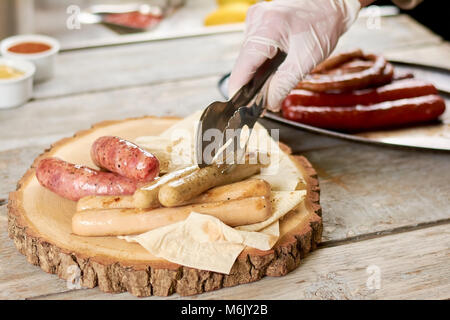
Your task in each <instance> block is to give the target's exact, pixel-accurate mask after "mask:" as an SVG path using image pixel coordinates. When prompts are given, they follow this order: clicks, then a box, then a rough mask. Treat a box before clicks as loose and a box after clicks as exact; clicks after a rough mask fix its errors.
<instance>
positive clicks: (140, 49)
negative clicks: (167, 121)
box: [34, 33, 242, 99]
mask: <svg viewBox="0 0 450 320" xmlns="http://www.w3.org/2000/svg"><path fill="white" fill-rule="evenodd" d="M241 41H242V34H241V33H231V34H222V35H211V36H204V37H195V38H184V39H176V40H167V41H155V42H151V43H138V44H131V45H126V46H113V47H104V48H95V49H89V50H80V51H73V52H66V53H61V54H60V55H59V56H58V57H57V68H56V74H55V77H54V78H53V79H51V80H49V81H47V82H43V83H39V84H37V85H36V87H35V92H34V97H35V98H36V99H41V98H48V97H55V96H62V95H68V94H75V93H82V92H92V91H101V90H109V89H115V88H123V87H132V86H138V85H147V84H154V83H161V82H165V81H172V80H180V79H191V78H195V77H205V76H211V75H218V74H224V73H226V72H229V71H230V70H231V68H232V66H233V63H234V59H235V58H236V56H237V53H238V50H239V46H240V43H241Z"/></svg>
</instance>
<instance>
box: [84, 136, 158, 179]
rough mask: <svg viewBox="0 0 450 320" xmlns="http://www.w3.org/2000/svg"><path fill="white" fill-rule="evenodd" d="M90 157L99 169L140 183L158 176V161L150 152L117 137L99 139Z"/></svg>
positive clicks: (93, 145) (93, 146)
mask: <svg viewBox="0 0 450 320" xmlns="http://www.w3.org/2000/svg"><path fill="white" fill-rule="evenodd" d="M91 157H92V160H93V161H94V163H95V164H96V165H97V166H99V167H100V168H104V169H107V170H109V171H112V172H115V173H117V174H120V175H121V176H124V177H127V178H130V179H133V180H138V181H140V182H149V181H152V180H153V179H154V178H155V177H157V176H158V175H159V161H158V159H157V158H156V157H155V156H154V155H152V154H151V153H150V152H148V151H146V150H144V149H142V148H140V147H139V146H137V145H135V144H134V143H132V142H130V141H127V140H124V139H121V138H118V137H110V136H105V137H100V138H98V139H97V140H95V142H94V143H93V144H92V148H91Z"/></svg>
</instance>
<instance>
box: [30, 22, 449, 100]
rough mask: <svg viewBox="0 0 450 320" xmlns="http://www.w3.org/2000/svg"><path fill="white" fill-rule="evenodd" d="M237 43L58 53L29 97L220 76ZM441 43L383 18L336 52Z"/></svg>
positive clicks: (206, 41) (356, 29)
mask: <svg viewBox="0 0 450 320" xmlns="http://www.w3.org/2000/svg"><path fill="white" fill-rule="evenodd" d="M242 39H243V35H242V33H241V32H238V33H227V34H216V35H208V36H202V37H192V38H183V39H173V40H166V41H152V42H147V43H136V44H129V45H125V46H113V47H101V48H94V49H90V50H80V51H73V52H65V53H61V54H60V55H59V56H58V57H57V68H56V76H55V77H54V78H53V79H52V80H50V81H47V82H44V83H40V84H37V85H36V87H35V93H34V97H35V98H36V99H40V98H48V97H56V96H61V95H68V94H76V93H82V92H91V91H100V90H110V89H114V88H121V87H130V86H137V85H144V84H152V83H160V82H164V81H172V80H179V79H187V78H193V77H205V76H211V75H219V74H224V73H227V72H230V70H231V69H232V66H233V64H234V60H235V59H236V57H237V54H238V51H239V48H240V46H241V42H242ZM440 41H441V40H440V38H439V37H437V36H436V35H434V34H433V33H431V32H430V31H429V30H427V29H425V28H424V27H423V26H421V25H420V24H418V23H417V22H416V21H414V20H413V19H411V18H410V17H409V16H405V15H400V16H395V17H383V18H381V28H380V29H373V28H368V27H367V22H366V19H365V18H362V19H359V20H358V21H357V22H356V23H355V25H354V26H353V27H352V28H351V29H350V30H349V31H348V33H347V34H345V35H344V36H343V37H342V39H341V40H340V43H339V47H338V50H344V49H349V48H354V47H355V46H358V47H361V48H363V49H365V50H368V51H373V52H380V53H382V52H384V51H385V50H388V49H389V50H393V49H398V48H402V47H411V46H418V45H421V46H424V45H430V44H437V43H439V42H440Z"/></svg>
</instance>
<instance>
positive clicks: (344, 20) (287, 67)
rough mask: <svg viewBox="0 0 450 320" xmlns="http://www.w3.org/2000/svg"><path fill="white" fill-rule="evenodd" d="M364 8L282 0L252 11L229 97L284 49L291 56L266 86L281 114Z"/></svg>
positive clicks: (321, 0) (327, 0)
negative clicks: (291, 94) (284, 104)
mask: <svg viewBox="0 0 450 320" xmlns="http://www.w3.org/2000/svg"><path fill="white" fill-rule="evenodd" d="M360 7H361V5H360V2H359V1H358V0H278V1H272V2H260V3H258V4H256V5H254V6H252V7H250V9H249V10H248V12H247V17H246V30H245V41H244V44H243V46H242V48H241V52H240V54H239V57H238V59H237V61H236V64H235V66H234V68H233V72H232V73H231V77H230V81H229V90H228V91H229V93H230V96H232V95H233V94H234V93H235V92H236V91H237V90H238V89H239V88H240V87H242V86H243V85H244V84H246V83H247V82H248V81H249V80H250V79H251V78H252V76H253V74H254V72H255V71H256V69H257V68H258V67H259V66H260V65H261V64H262V63H263V62H264V61H265V60H266V59H270V58H273V57H274V56H275V54H276V52H277V48H279V49H281V50H282V51H284V52H286V53H287V54H288V55H287V57H286V60H285V61H284V62H283V64H282V65H281V66H280V67H279V68H278V70H277V72H276V73H275V74H274V75H273V76H272V78H271V79H269V81H268V84H267V85H266V87H265V90H267V92H266V97H267V105H268V108H269V109H270V110H272V111H279V109H280V104H281V102H282V101H283V99H284V98H285V97H286V96H287V94H288V93H289V92H290V91H291V90H292V89H293V88H294V87H295V86H296V85H297V83H298V82H299V81H300V80H302V79H303V77H304V76H305V75H306V74H308V73H309V72H310V71H311V70H312V69H313V68H314V67H315V66H316V65H317V64H318V63H320V62H321V61H322V60H324V59H326V58H327V57H328V56H329V55H330V53H331V52H332V51H333V49H334V48H335V46H336V44H337V41H338V39H339V37H340V36H341V35H342V34H343V33H344V32H345V31H346V30H347V29H348V28H349V27H350V25H351V24H352V23H353V22H354V20H355V19H356V17H357V15H358V12H359V9H360Z"/></svg>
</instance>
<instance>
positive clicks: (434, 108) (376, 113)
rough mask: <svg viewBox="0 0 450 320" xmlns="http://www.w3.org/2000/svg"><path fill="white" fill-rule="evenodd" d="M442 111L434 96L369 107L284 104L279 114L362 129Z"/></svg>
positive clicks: (322, 124)
mask: <svg viewBox="0 0 450 320" xmlns="http://www.w3.org/2000/svg"><path fill="white" fill-rule="evenodd" d="M444 111H445V102H444V100H443V99H442V98H441V97H439V96H438V95H426V96H421V97H415V98H407V99H400V100H394V101H385V102H380V103H376V104H372V105H369V106H364V105H357V106H350V107H323V106H322V107H316V106H284V107H283V109H282V113H283V117H285V118H286V119H289V120H293V121H297V122H301V123H304V124H308V125H311V126H316V127H320V128H324V129H332V130H340V131H362V130H371V129H380V128H389V127H394V126H401V125H404V124H410V123H420V122H427V121H431V120H433V119H436V118H437V117H439V116H440V115H441V114H442V113H443V112H444Z"/></svg>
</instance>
